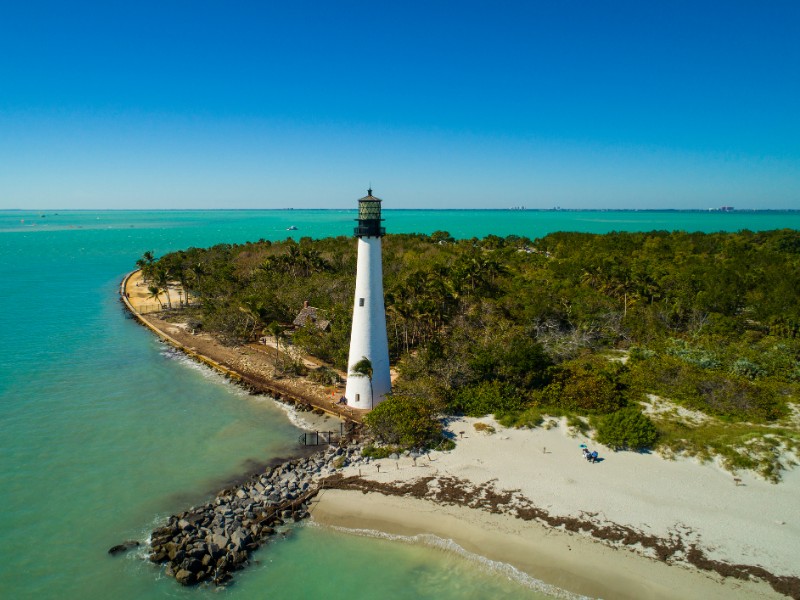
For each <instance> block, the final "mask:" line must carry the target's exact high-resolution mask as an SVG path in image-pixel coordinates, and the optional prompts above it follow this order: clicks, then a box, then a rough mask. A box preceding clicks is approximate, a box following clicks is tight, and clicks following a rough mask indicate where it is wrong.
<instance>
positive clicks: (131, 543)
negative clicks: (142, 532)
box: [108, 540, 139, 556]
mask: <svg viewBox="0 0 800 600" xmlns="http://www.w3.org/2000/svg"><path fill="white" fill-rule="evenodd" d="M138 545H139V542H137V541H136V540H128V541H127V542H122V543H121V544H117V545H116V546H113V547H111V548H109V549H108V553H109V554H110V555H112V556H116V555H117V554H122V553H123V552H127V551H128V550H130V549H131V548H136V547H137V546H138Z"/></svg>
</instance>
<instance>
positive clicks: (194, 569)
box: [150, 445, 362, 585]
mask: <svg viewBox="0 0 800 600" xmlns="http://www.w3.org/2000/svg"><path fill="white" fill-rule="evenodd" d="M361 460H362V459H361V447H360V446H359V445H352V446H350V447H346V448H345V447H338V448H334V447H329V448H328V449H326V450H324V451H320V452H317V453H315V454H312V455H311V456H308V457H306V458H297V459H293V460H289V461H287V462H284V463H282V464H280V465H278V466H276V467H273V468H270V469H267V470H266V471H264V472H263V473H261V474H257V475H254V476H252V477H251V478H250V479H248V480H247V481H244V482H242V483H240V484H238V485H236V486H234V487H232V488H228V489H225V490H222V491H221V492H219V493H218V494H217V496H216V497H215V498H214V499H213V500H211V501H209V502H208V503H206V504H204V505H202V506H198V507H193V508H191V509H189V510H187V511H184V512H182V513H180V514H178V515H172V516H171V517H170V518H169V520H168V522H167V524H166V525H164V526H163V527H159V528H158V529H155V530H154V531H153V532H152V534H151V536H150V546H151V553H150V560H151V561H152V562H154V563H158V564H165V563H166V569H165V573H166V574H167V575H169V576H171V577H174V578H175V579H176V580H177V581H178V582H179V583H181V584H183V585H193V584H196V583H201V582H208V583H214V584H216V585H223V584H225V583H227V582H228V581H230V579H231V573H232V572H234V571H236V570H239V569H241V568H243V567H244V566H246V564H247V562H248V560H249V558H250V554H251V553H252V552H253V551H254V550H256V549H257V548H259V547H260V546H261V545H262V544H264V543H265V542H266V541H267V540H268V539H269V538H270V537H272V536H274V535H276V534H282V535H285V534H286V533H287V530H286V529H285V528H283V527H282V526H284V525H287V524H289V523H294V522H298V521H301V520H303V519H305V518H307V517H308V516H310V515H309V501H310V500H311V499H312V498H313V497H314V496H315V495H316V494H317V493H318V492H319V491H320V490H321V489H322V488H323V487H324V486H325V479H326V478H327V477H329V476H331V475H332V474H334V473H335V472H336V470H337V469H339V468H341V467H343V466H346V465H347V464H349V463H351V462H353V463H355V462H360V461H361Z"/></svg>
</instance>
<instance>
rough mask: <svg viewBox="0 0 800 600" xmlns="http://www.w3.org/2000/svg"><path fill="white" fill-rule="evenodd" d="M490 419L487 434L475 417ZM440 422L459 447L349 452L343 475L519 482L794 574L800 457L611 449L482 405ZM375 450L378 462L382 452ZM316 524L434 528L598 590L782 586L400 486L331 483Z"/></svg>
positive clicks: (554, 502) (747, 592)
mask: <svg viewBox="0 0 800 600" xmlns="http://www.w3.org/2000/svg"><path fill="white" fill-rule="evenodd" d="M477 421H480V422H483V423H489V424H491V425H493V426H494V427H495V429H496V433H494V434H486V433H480V432H477V431H476V430H475V429H474V427H473V424H474V423H475V422H477ZM449 429H450V430H451V431H453V432H454V433H455V434H456V435H457V436H458V435H459V432H463V436H462V439H460V440H459V441H458V445H457V448H456V449H455V450H453V451H451V452H434V453H433V454H432V455H431V458H430V460H429V459H428V458H421V459H418V460H417V461H416V466H415V465H414V461H413V460H412V459H411V458H410V457H401V458H400V460H399V461H395V460H390V459H384V460H380V461H375V462H373V463H370V464H368V465H361V466H360V468H359V467H358V466H350V467H347V468H345V469H344V475H345V476H354V475H355V476H358V475H359V473H360V475H361V477H362V478H364V479H369V480H371V481H375V482H381V483H387V482H408V481H411V480H413V479H416V478H419V477H430V476H434V477H436V478H444V477H453V478H457V479H459V480H465V481H468V482H471V483H473V484H476V485H480V484H486V483H487V482H491V485H493V487H494V488H495V489H497V490H518V494H519V495H520V496H522V497H524V498H526V499H528V500H529V501H530V502H531V504H532V505H533V506H535V507H536V508H540V509H544V510H545V511H546V512H547V513H548V514H549V515H551V516H565V517H578V518H580V519H581V520H583V521H588V522H591V523H594V524H597V525H610V524H619V525H624V526H627V527H630V528H632V529H634V530H636V531H639V532H641V533H643V534H645V535H650V536H657V537H659V538H672V539H680V540H682V542H683V545H684V546H685V548H686V549H687V550H688V549H689V548H690V547H691V546H692V545H696V546H697V548H699V549H700V550H702V552H703V553H704V554H705V556H706V557H707V558H709V559H712V560H715V561H721V562H725V563H731V564H744V565H754V566H761V567H763V568H765V569H766V570H768V571H770V572H771V573H772V574H775V575H789V576H797V575H798V574H800V568H798V560H797V556H798V555H800V470H797V469H795V470H793V471H790V472H788V473H785V476H784V480H783V481H782V482H781V483H779V484H772V483H768V482H766V481H764V480H762V479H759V478H757V477H755V476H752V475H749V474H747V473H744V474H738V475H737V477H739V478H740V479H741V483H740V484H739V485H736V484H735V482H734V477H733V475H731V474H730V473H728V472H726V471H724V470H722V469H720V468H719V467H717V466H716V465H713V464H698V463H697V462H696V461H693V460H688V459H678V460H665V459H663V458H661V457H660V456H658V455H649V454H638V453H633V452H617V453H614V452H610V451H608V450H606V449H604V448H602V447H597V446H596V445H595V444H593V443H592V442H591V441H590V440H588V439H586V438H585V437H582V436H577V437H570V436H569V435H568V434H567V429H566V426H565V424H564V423H563V422H562V423H560V425H559V426H558V427H553V428H551V429H549V430H547V429H544V428H539V429H535V430H528V429H520V430H516V429H506V428H503V427H502V426H500V425H499V424H497V423H496V422H494V421H493V420H492V419H490V418H483V419H469V418H465V419H458V420H454V421H452V422H451V423H450V425H449ZM581 443H585V444H587V445H589V446H590V447H591V448H593V449H594V448H596V449H598V450H599V451H600V457H601V458H602V459H603V460H602V462H599V463H596V464H591V463H588V462H587V461H586V460H584V459H583V457H582V455H581V451H580V447H579V445H580V444H581ZM379 464H380V471H378V465H379ZM313 514H314V518H315V520H316V521H317V522H318V523H320V524H323V525H333V526H340V527H345V528H350V529H373V530H378V531H384V532H387V533H393V534H401V535H417V534H423V533H430V534H434V535H436V536H438V537H441V538H444V539H452V540H453V541H455V542H456V543H457V544H458V545H460V546H461V547H463V548H464V549H465V550H467V551H469V552H473V553H476V554H479V555H482V556H485V557H487V558H490V559H492V560H498V561H502V562H506V563H509V564H511V565H513V566H515V567H516V568H518V569H520V570H521V571H523V572H525V573H527V574H529V575H531V576H532V577H534V578H536V579H540V580H542V581H545V582H547V583H550V584H553V585H555V586H558V587H559V588H562V589H566V590H569V591H571V592H574V593H578V594H585V595H588V596H592V597H606V598H730V597H742V598H753V597H781V595H780V594H778V593H777V592H775V591H774V590H773V589H772V588H771V587H770V586H769V585H767V584H766V583H756V582H750V581H742V580H738V579H734V578H730V577H728V578H722V577H721V576H719V575H717V574H715V573H711V572H708V571H699V570H697V569H695V568H694V567H692V566H690V565H683V564H676V563H677V562H678V561H677V560H675V559H680V553H678V555H676V556H674V557H673V559H672V560H671V561H670V562H671V563H672V564H667V563H664V562H662V561H658V560H655V559H653V558H648V557H647V555H648V554H651V555H652V553H653V551H652V550H650V549H647V548H641V547H639V548H638V549H637V548H614V547H612V545H611V543H609V542H601V541H598V540H595V539H593V538H591V537H590V536H589V535H588V534H584V533H571V532H567V531H564V530H563V529H559V528H553V527H548V526H544V525H542V524H540V523H538V522H536V521H535V520H528V521H524V520H522V519H519V518H516V517H515V516H512V515H509V514H491V513H489V512H487V511H486V510H481V509H472V508H466V507H463V506H452V505H450V506H448V505H442V504H440V503H434V502H432V501H430V500H421V499H415V498H410V497H396V496H385V495H382V494H380V493H369V494H367V495H364V494H363V493H362V492H360V491H342V490H330V491H325V492H324V493H323V494H321V495H320V498H319V501H318V503H317V505H316V506H315V508H314V511H313Z"/></svg>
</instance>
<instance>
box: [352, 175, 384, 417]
mask: <svg viewBox="0 0 800 600" xmlns="http://www.w3.org/2000/svg"><path fill="white" fill-rule="evenodd" d="M382 220H383V219H381V199H380V198H376V197H375V196H373V195H372V190H371V189H370V190H367V195H366V196H364V197H363V198H360V199H359V201H358V219H357V221H358V226H356V228H355V236H356V238H358V263H357V267H356V293H355V299H354V302H353V329H352V330H351V332H350V354H349V356H348V360H347V387H346V388H345V394H344V395H345V398H347V405H348V406H351V407H353V408H366V409H371V408H374V407H375V406H377V405H378V404H379V403H381V402H383V400H385V399H386V395H387V394H390V393H391V391H392V381H391V376H390V374H389V340H388V337H387V335H386V310H385V308H384V302H383V264H382V262H381V238H382V237H383V236H384V235H385V234H386V230H385V229H384V228H383V227H381V221H382ZM364 358H366V359H367V360H369V362H370V364H371V367H372V377H368V376H363V375H357V374H354V373H353V371H352V369H353V366H354V365H355V364H356V363H358V362H359V361H361V360H362V359H364Z"/></svg>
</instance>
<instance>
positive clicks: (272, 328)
mask: <svg viewBox="0 0 800 600" xmlns="http://www.w3.org/2000/svg"><path fill="white" fill-rule="evenodd" d="M267 331H269V332H270V333H271V334H272V335H273V336H275V372H276V373H277V371H278V359H279V358H280V350H279V349H280V345H281V340H282V339H283V337H284V336H283V331H284V329H283V325H281V324H280V323H278V322H277V321H273V322H272V323H270V324H269V325H268V326H267Z"/></svg>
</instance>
